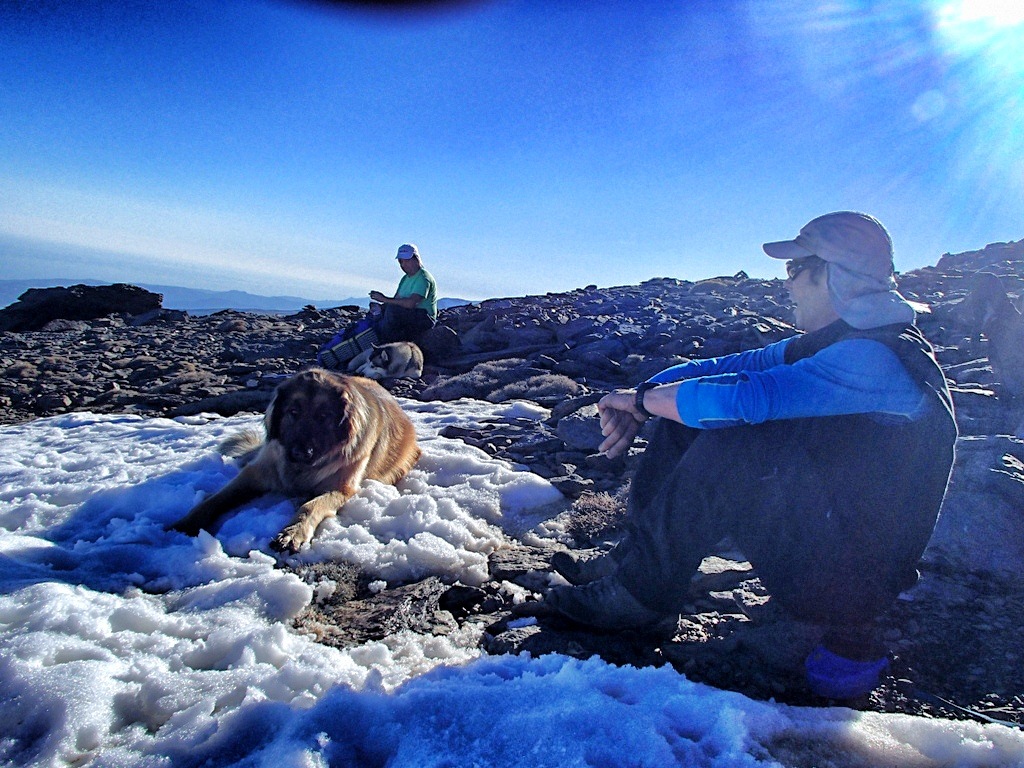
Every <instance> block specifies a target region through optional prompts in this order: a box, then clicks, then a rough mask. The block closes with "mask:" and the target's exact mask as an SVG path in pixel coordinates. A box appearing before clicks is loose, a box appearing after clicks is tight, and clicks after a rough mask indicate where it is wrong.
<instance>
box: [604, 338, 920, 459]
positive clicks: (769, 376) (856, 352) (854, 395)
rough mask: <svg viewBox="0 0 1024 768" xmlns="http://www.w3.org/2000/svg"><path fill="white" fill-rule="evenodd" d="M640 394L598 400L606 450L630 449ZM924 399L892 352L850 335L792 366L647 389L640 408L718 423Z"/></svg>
mask: <svg viewBox="0 0 1024 768" xmlns="http://www.w3.org/2000/svg"><path fill="white" fill-rule="evenodd" d="M635 394H636V390H621V391H618V392H613V393H612V394H610V395H607V396H605V398H603V399H602V400H601V402H600V403H599V404H598V408H599V411H600V413H601V425H602V431H603V434H604V435H605V441H604V443H602V445H601V450H602V451H606V452H607V453H608V455H609V456H612V457H614V456H617V455H619V454H621V453H623V452H625V451H626V450H627V449H628V448H629V446H630V444H632V442H633V438H634V437H635V436H636V434H637V433H638V432H639V431H640V427H641V426H642V425H643V422H644V421H645V420H646V417H645V416H644V415H643V414H642V413H641V412H640V411H639V409H637V407H636V403H635V402H634V398H635ZM924 401H925V396H924V393H923V392H922V391H921V389H920V387H918V385H917V384H916V383H915V382H914V380H913V378H912V377H911V376H910V374H909V373H907V370H906V369H905V368H904V367H903V364H902V363H900V361H899V358H897V357H896V354H895V353H894V352H893V351H892V350H890V349H889V348H888V347H886V346H885V345H884V344H880V343H879V342H876V341H871V340H869V339H853V340H849V341H843V342H840V343H838V344H834V345H832V346H830V347H827V348H825V349H824V350H822V351H821V352H819V353H818V354H816V355H813V356H811V357H809V358H805V359H803V360H799V361H797V362H796V363H794V364H793V365H779V366H776V367H774V368H770V369H768V370H767V371H755V370H751V371H744V372H742V373H730V374H718V375H713V376H704V377H700V378H690V379H685V380H683V381H679V382H675V383H670V384H664V385H662V386H659V387H655V388H653V389H649V390H648V391H647V392H646V394H645V395H644V398H643V407H644V409H645V410H646V411H647V412H648V413H650V414H651V415H652V416H662V417H664V418H668V419H672V420H673V421H677V422H680V423H682V424H686V425H687V426H690V427H696V428H700V429H713V428H718V427H730V426H737V425H740V424H760V423H762V422H764V421H768V420H772V419H791V418H806V417H816V416H839V415H846V414H853V413H880V414H888V415H891V416H896V417H903V418H913V417H914V416H915V415H916V414H917V413H918V412H919V410H920V408H921V407H922V404H923V402H924ZM606 412H607V415H606ZM626 416H628V419H627V418H625V417H626Z"/></svg>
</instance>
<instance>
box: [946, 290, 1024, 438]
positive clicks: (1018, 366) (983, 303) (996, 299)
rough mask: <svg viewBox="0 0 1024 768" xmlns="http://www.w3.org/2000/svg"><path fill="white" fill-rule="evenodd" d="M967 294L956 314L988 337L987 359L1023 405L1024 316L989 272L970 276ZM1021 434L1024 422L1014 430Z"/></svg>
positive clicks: (997, 376)
mask: <svg viewBox="0 0 1024 768" xmlns="http://www.w3.org/2000/svg"><path fill="white" fill-rule="evenodd" d="M967 285H968V286H969V288H970V293H969V294H968V295H967V298H965V299H964V300H963V301H961V302H960V303H959V304H958V305H957V306H956V308H955V310H954V312H955V315H956V317H957V318H958V319H959V320H960V321H961V322H963V323H965V324H967V325H969V326H971V327H973V328H977V329H978V330H980V331H981V333H982V334H984V336H985V338H986V339H988V361H989V363H991V365H992V372H993V373H994V374H995V377H996V379H997V380H998V381H999V382H1000V383H1001V384H1002V385H1003V388H1004V389H1005V391H1006V394H1007V395H1008V396H1009V398H1010V399H1011V400H1014V401H1016V402H1015V404H1016V405H1017V406H1018V407H1022V406H1024V316H1022V315H1021V313H1020V311H1019V310H1018V309H1017V307H1015V306H1014V304H1013V302H1012V301H1010V298H1009V296H1007V294H1006V289H1005V287H1004V286H1003V283H1002V281H1001V280H1000V279H999V278H998V277H996V276H995V275H993V274H991V273H989V272H979V273H978V274H976V275H974V276H973V277H972V278H970V279H969V282H968V283H967ZM1016 434H1017V436H1018V437H1020V436H1024V421H1022V422H1021V423H1020V425H1019V426H1018V427H1017V429H1016Z"/></svg>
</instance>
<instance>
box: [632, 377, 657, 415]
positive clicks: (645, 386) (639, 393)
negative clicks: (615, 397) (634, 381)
mask: <svg viewBox="0 0 1024 768" xmlns="http://www.w3.org/2000/svg"><path fill="white" fill-rule="evenodd" d="M657 386H658V383H657V382H655V381H645V382H642V383H641V384H640V386H638V387H637V388H636V397H634V398H633V405H635V406H636V409H637V410H638V411H639V412H640V415H641V416H643V417H644V418H647V419H652V418H654V414H653V413H651V412H650V411H648V410H647V409H646V408H644V395H646V394H647V392H648V390H651V389H654V388H655V387H657Z"/></svg>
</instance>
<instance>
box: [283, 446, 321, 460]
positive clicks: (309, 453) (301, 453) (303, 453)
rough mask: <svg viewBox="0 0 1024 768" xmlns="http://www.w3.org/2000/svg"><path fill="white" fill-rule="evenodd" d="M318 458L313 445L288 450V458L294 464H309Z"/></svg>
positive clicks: (292, 447)
mask: <svg viewBox="0 0 1024 768" xmlns="http://www.w3.org/2000/svg"><path fill="white" fill-rule="evenodd" d="M315 456H316V449H315V448H314V447H313V446H312V445H293V446H291V447H290V448H289V449H288V458H289V459H291V460H292V461H294V462H298V463H302V464H309V463H310V462H311V461H313V458H314V457H315Z"/></svg>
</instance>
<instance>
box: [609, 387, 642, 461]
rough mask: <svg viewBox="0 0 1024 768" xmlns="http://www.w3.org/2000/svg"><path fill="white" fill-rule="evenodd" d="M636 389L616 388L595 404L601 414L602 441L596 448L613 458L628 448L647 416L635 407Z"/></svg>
mask: <svg viewBox="0 0 1024 768" xmlns="http://www.w3.org/2000/svg"><path fill="white" fill-rule="evenodd" d="M635 397H636V390H634V389H618V390H615V391H614V392H612V393H611V394H608V395H605V396H604V397H602V398H601V401H600V402H599V403H598V404H597V411H598V413H599V414H600V415H601V434H602V435H604V442H602V443H601V445H600V447H599V448H598V450H600V451H601V452H602V453H605V454H607V455H608V458H610V459H614V458H615V457H617V456H621V455H622V454H623V453H625V452H626V451H628V450H629V447H630V446H631V445H632V444H633V438H635V437H636V436H637V433H638V432H639V431H640V428H641V427H642V426H643V425H644V422H645V421H647V417H646V416H644V415H643V414H641V413H640V412H639V411H638V410H637V409H636V404H635V402H634V398H635Z"/></svg>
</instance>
